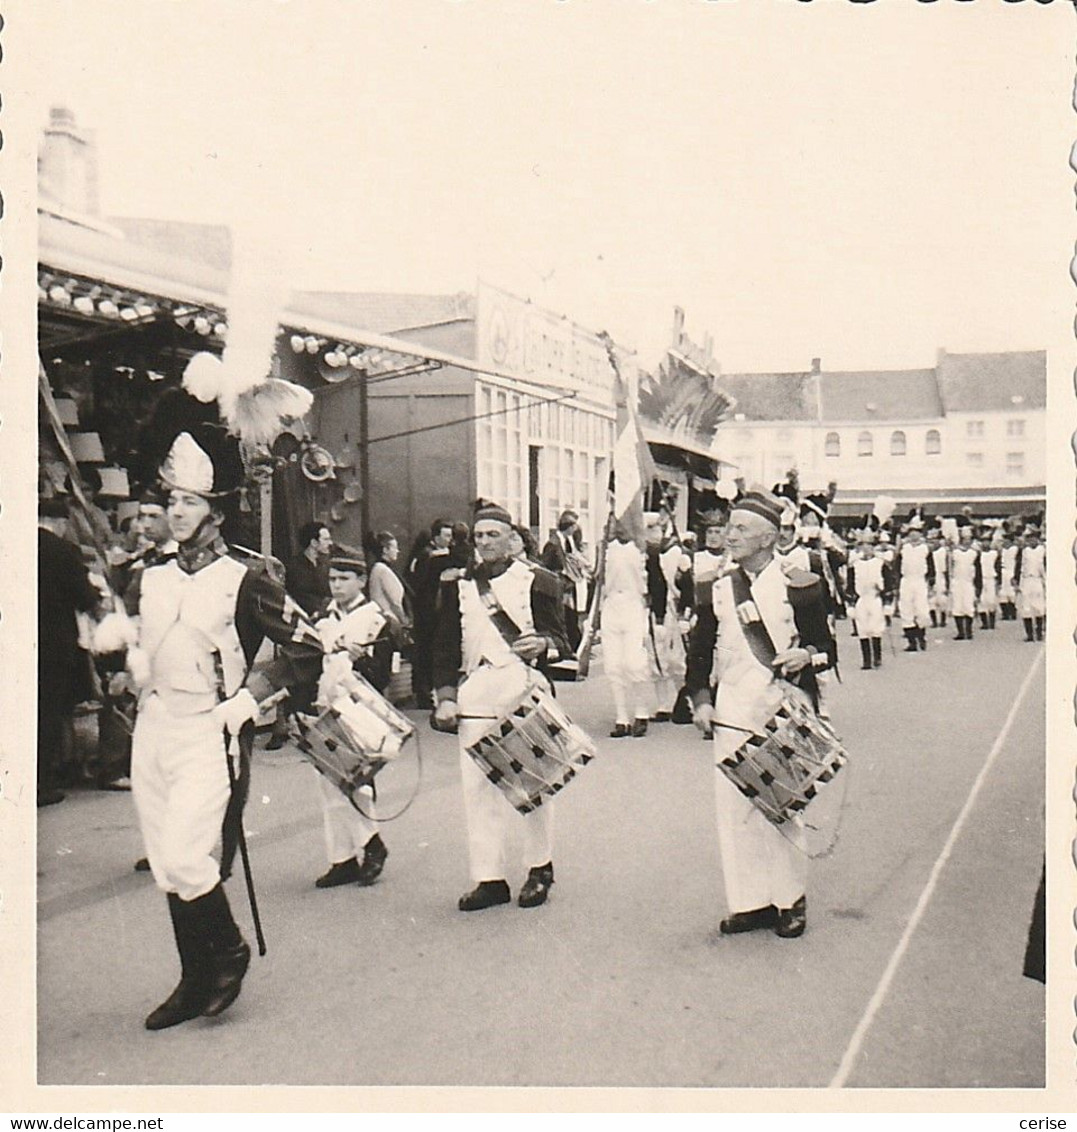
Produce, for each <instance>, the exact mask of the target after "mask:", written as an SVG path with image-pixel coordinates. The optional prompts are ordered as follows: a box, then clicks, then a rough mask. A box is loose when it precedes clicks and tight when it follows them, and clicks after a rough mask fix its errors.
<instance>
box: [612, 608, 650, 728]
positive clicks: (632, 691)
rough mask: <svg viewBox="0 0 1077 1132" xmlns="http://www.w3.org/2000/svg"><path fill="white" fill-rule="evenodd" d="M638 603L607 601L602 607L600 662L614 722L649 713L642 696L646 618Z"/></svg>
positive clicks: (645, 679) (644, 693) (646, 676)
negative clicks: (626, 606)
mask: <svg viewBox="0 0 1077 1132" xmlns="http://www.w3.org/2000/svg"><path fill="white" fill-rule="evenodd" d="M638 605H639V608H638V610H619V609H616V608H614V607H611V605H606V606H604V607H603V610H602V666H603V668H604V669H605V672H606V677H607V678H608V680H609V682H610V692H611V693H612V695H613V708H614V712H615V714H616V719H617V722H618V723H629V722H631V720H632V719H633V718H640V719H646V718H647V716H648V715H649V714H650V713H649V711H648V707H647V699H646V697H647V693H648V683H649V677H650V673H649V670H648V667H647V650H646V647H645V645H644V634H645V633H646V632H647V621H646V615H645V611H644V609H643V603H642V602H639V603H638ZM630 701H631V702H630Z"/></svg>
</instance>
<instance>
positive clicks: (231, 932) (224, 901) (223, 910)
mask: <svg viewBox="0 0 1077 1132" xmlns="http://www.w3.org/2000/svg"><path fill="white" fill-rule="evenodd" d="M192 907H197V908H198V913H199V916H200V917H201V925H202V927H203V929H204V931H205V934H206V938H207V939H208V941H209V947H208V976H207V982H208V984H209V996H208V998H207V1000H206V1005H205V1007H204V1008H203V1010H202V1013H203V1014H204V1015H206V1016H207V1017H209V1018H215V1017H216V1016H217V1015H218V1014H223V1013H224V1011H226V1010H227V1009H228V1007H230V1006H231V1005H232V1003H233V1002H235V1001H236V999H237V998H239V991H240V988H241V987H242V985H243V976H244V975H245V974H246V973H247V968H248V967H249V966H250V962H251V949H250V946H249V945H248V944H247V941H246V940H245V939H244V938H243V936H242V935H241V934H240V931H239V928H238V927H237V925H236V921H235V920H234V919H233V918H232V909H231V908H229V906H228V897H227V896H225V894H224V887H223V885H220V884H218V885H217V887H216V888H214V889H212V890H211V891H209V892H207V893H206V895H205V896H200V897H199V898H198V899H197V900H195V901H192Z"/></svg>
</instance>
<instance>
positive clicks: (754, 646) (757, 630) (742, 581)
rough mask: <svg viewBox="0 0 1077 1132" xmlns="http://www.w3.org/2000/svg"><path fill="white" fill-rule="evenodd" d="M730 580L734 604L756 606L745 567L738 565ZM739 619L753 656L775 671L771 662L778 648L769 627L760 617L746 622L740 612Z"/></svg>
mask: <svg viewBox="0 0 1077 1132" xmlns="http://www.w3.org/2000/svg"><path fill="white" fill-rule="evenodd" d="M729 580H730V582H731V583H732V585H733V604H734V605H735V606H736V607H737V608H738V610H739V607H740V606H742V605H743V604H744V603H745V602H746V601H750V602H751V603H752V605H753V606H755V599H754V598H753V597H752V583H751V581H750V579H749V578H748V575H747V574H746V573H745V571H744V567H743V566H738V567H737V569H736V570H735V571H734V572H733V573H732V574H731V575H730V578H729ZM755 608H756V613H757V614H758V612H759V607H758V606H755ZM737 620H738V621H740V627H741V631H742V632H743V633H744V639H745V640H746V641H747V642H748V647H749V648H750V649H751V650H752V656H754V657H755V659H756V660H758V661H759V663H760V664H761V665H762V666H763V667H764V668H765V669H767V670H768V671H773V669H772V668H771V664H772V662H773V660H774V658H775V657H776V656H777V655H778V650H777V649H776V648H775V647H774V642H773V641H772V640H771V639H770V633H768V632H767V627H766V625H764V624H763V621H762V618H761V617H760V620H758V621H747V622H746V621H744V620H743V619H742V618H741V616H740V613H739V612H738V613H737Z"/></svg>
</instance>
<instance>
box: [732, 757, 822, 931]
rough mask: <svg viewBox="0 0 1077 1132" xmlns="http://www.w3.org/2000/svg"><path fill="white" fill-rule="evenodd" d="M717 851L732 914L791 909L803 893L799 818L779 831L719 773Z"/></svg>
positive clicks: (804, 867) (803, 860)
mask: <svg viewBox="0 0 1077 1132" xmlns="http://www.w3.org/2000/svg"><path fill="white" fill-rule="evenodd" d="M714 796H715V803H716V807H717V811H718V847H719V849H720V851H721V855H722V879H723V881H724V882H725V896H726V903H727V905H728V906H729V910H730V912H750V911H752V910H753V909H755V908H765V907H766V906H767V905H768V904H773V905H775V906H776V907H778V908H791V907H792V906H793V904H794V903H795V902H796V900H797V899H798V898H799V897H801V896H803V895H804V892H805V886H806V883H807V876H808V858H807V857H806V856H805V854H804V853H803V852H801V851H800V849H798V848H797V846H796V845H795V844H793V842H794V841H796V840H797V838H798V835H800V834H801V833H802V830H801V827H800V823H799V820H798V821H796V822H795V823H794V822H786V823H785V825H783V826H782V829H783V830H784V831H785V833H782V832H780V831H779V830H778V827H777V826H775V825H774V824H773V823H772V822H769V821H768V820H767V819H766V818H765V817H764V816H763V815H762V814H761V813H760V812H759V810H757V809H756V808H755V806H753V805H752V803H751V802H749V801H748V799H747V798H745V797H744V795H743V794H742V793H741V792H740V791H739V790H738V789H737V788H736V786H734V785H733V783H732V782H730V781H729V779H728V778H726V776H725V775H724V774H723V773H722V771H721V770H715V788H714Z"/></svg>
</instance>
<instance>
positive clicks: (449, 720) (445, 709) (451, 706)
mask: <svg viewBox="0 0 1077 1132" xmlns="http://www.w3.org/2000/svg"><path fill="white" fill-rule="evenodd" d="M459 715H460V708H459V706H458V705H457V703H456V701H455V700H439V701H438V706H437V707H436V708H434V719H436V720H437V722H438V723H442V724H445V725H446V726H450V727H451V726H452V724H454V723H455V722H456V720H457V718H458V717H459Z"/></svg>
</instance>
